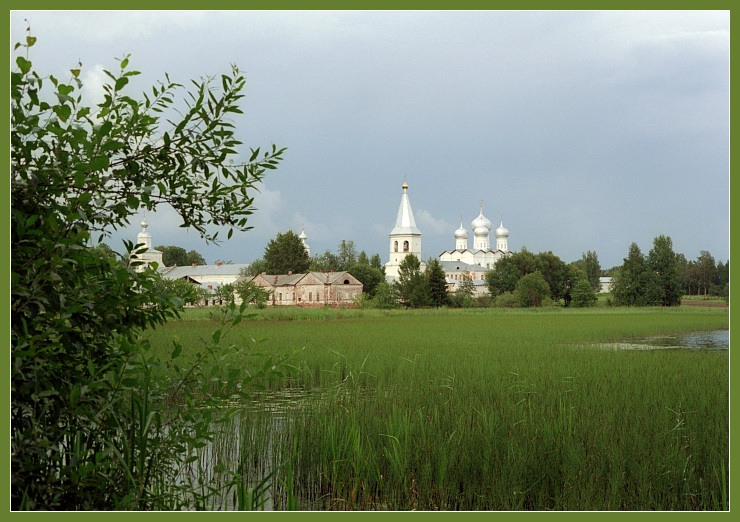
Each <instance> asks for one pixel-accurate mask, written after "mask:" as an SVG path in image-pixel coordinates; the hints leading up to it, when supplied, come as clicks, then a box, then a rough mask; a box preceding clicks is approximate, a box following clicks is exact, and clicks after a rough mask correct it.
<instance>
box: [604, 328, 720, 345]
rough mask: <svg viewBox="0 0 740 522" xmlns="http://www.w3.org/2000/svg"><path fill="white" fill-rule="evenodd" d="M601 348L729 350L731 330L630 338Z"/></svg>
mask: <svg viewBox="0 0 740 522" xmlns="http://www.w3.org/2000/svg"><path fill="white" fill-rule="evenodd" d="M596 346H597V347H599V348H607V349H613V350H682V349H683V350H729V349H730V331H729V330H708V331H699V332H690V333H686V334H681V335H664V336H658V337H646V338H643V339H630V340H629V341H623V342H619V343H601V344H597V345H596Z"/></svg>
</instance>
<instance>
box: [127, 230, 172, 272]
mask: <svg viewBox="0 0 740 522" xmlns="http://www.w3.org/2000/svg"><path fill="white" fill-rule="evenodd" d="M148 227H149V224H148V223H147V222H146V218H144V219H143V220H142V221H141V232H139V234H138V235H137V236H136V245H137V246H134V251H136V252H137V253H136V254H134V253H133V252H132V253H131V260H132V261H133V260H134V259H135V260H137V261H142V262H143V263H142V264H140V265H136V267H134V270H136V271H137V272H143V271H144V270H146V269H147V268H148V267H149V265H150V264H151V263H157V265H158V268H160V269H161V268H163V267H164V265H163V264H162V252H160V251H159V250H155V249H154V248H152V235H151V234H150V233H149V231H148V230H147V228H148Z"/></svg>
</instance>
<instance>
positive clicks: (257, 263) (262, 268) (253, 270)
mask: <svg viewBox="0 0 740 522" xmlns="http://www.w3.org/2000/svg"><path fill="white" fill-rule="evenodd" d="M266 273H267V262H266V261H265V260H264V259H256V260H254V261H252V262H251V263H249V266H247V267H246V268H242V269H241V270H240V274H241V275H243V276H256V275H260V274H266Z"/></svg>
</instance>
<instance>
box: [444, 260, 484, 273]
mask: <svg viewBox="0 0 740 522" xmlns="http://www.w3.org/2000/svg"><path fill="white" fill-rule="evenodd" d="M439 264H440V265H442V270H444V271H445V272H486V271H487V270H488V269H487V268H484V267H482V266H480V265H470V264H468V263H463V262H462V261H440V262H439Z"/></svg>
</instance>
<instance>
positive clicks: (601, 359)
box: [152, 307, 729, 511]
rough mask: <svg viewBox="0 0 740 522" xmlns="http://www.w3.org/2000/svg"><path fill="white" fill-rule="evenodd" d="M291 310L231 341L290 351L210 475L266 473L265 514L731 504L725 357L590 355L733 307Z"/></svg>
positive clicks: (709, 353)
mask: <svg viewBox="0 0 740 522" xmlns="http://www.w3.org/2000/svg"><path fill="white" fill-rule="evenodd" d="M260 312H262V311H260ZM286 314H290V312H289V311H284V310H281V311H280V313H279V314H278V313H275V312H273V311H268V312H265V313H261V314H259V315H258V316H256V317H255V318H253V320H252V321H246V322H243V323H242V324H240V325H239V328H238V329H237V331H235V332H232V334H233V337H231V338H230V341H231V342H235V343H244V345H245V351H247V348H248V349H249V350H251V352H250V353H252V354H253V355H254V354H255V353H259V352H264V353H266V354H267V353H269V354H272V353H287V352H289V351H292V350H295V349H296V348H299V349H301V351H300V352H299V353H298V354H297V355H295V356H294V357H293V358H292V359H291V360H290V362H289V368H288V371H287V372H286V374H285V378H284V379H282V380H279V381H273V382H266V383H263V384H264V388H265V391H264V392H260V393H261V394H262V395H260V396H259V397H257V396H255V404H256V405H257V406H258V407H256V408H255V404H253V405H252V407H251V408H250V409H245V410H244V413H243V415H241V416H240V421H239V425H238V427H236V428H234V429H235V430H237V432H238V434H239V436H238V437H235V435H234V433H228V434H227V433H224V437H225V441H227V442H228V441H232V442H229V443H228V444H227V445H228V446H229V447H230V448H231V449H230V450H229V451H230V452H231V453H230V454H229V455H228V456H227V455H223V456H221V457H219V458H218V459H215V460H214V463H213V464H212V465H213V466H217V465H218V464H217V462H223V461H230V462H238V463H239V465H240V466H242V469H243V473H244V476H245V477H250V478H249V480H252V482H250V484H252V487H254V485H255V484H258V483H259V481H260V480H262V479H264V477H266V476H269V481H270V486H269V491H265V492H264V494H265V495H268V496H269V497H270V498H271V499H272V500H271V503H272V504H271V507H273V508H274V509H290V508H296V509H304V510H347V509H354V510H413V509H418V510H497V511H503V510H506V511H514V510H597V511H600V510H727V509H729V484H728V477H729V352H728V351H727V350H641V351H632V350H600V349H596V348H594V347H593V346H594V345H595V344H597V343H606V342H618V341H624V340H629V339H635V338H640V337H647V336H652V335H669V334H676V333H680V332H688V331H695V330H711V329H723V328H728V315H727V311H726V310H717V309H708V310H704V309H694V308H693V307H692V309H681V308H678V309H674V310H664V309H643V310H623V309H607V310H604V309H601V310H598V311H572V310H560V309H554V310H549V311H547V310H543V311H535V312H522V311H518V310H514V311H501V310H471V311H467V310H463V311H454V310H437V311H435V310H429V311H419V312H409V311H393V312H391V313H380V312H379V311H366V310H309V311H295V312H294V314H295V315H294V316H293V317H292V318H290V319H288V318H287V315H286ZM208 326H209V321H208V320H207V319H204V318H197V319H196V318H192V317H190V318H184V319H183V320H182V321H179V322H177V323H174V324H172V325H171V326H169V327H168V328H165V329H163V330H160V331H158V332H154V333H153V334H152V335H153V344H154V345H155V346H160V347H161V349H162V353H163V356H164V354H165V353H166V346H167V338H168V336H172V335H173V334H176V335H177V336H178V337H179V338H180V342H181V343H182V344H183V346H193V347H196V346H197V344H198V340H197V339H198V338H199V337H201V336H207V335H208ZM261 339H266V341H264V342H257V341H259V340H261ZM255 346H258V347H259V348H258V349H257V350H255V348H254V347H255ZM194 349H195V348H194ZM244 364H245V365H249V364H259V363H258V362H255V361H254V356H253V357H250V358H245V361H244ZM288 391H290V393H291V394H292V395H291V400H288V401H284V405H283V407H281V410H280V411H279V412H277V413H276V412H275V411H274V408H273V409H272V410H270V408H268V407H267V406H269V405H270V404H272V401H273V399H272V398H271V397H274V396H277V395H278V394H280V393H282V394H283V396H284V394H285V393H287V392H288ZM271 394H273V395H271ZM260 405H261V406H263V407H259V406H260ZM276 415H277V417H276ZM275 418H279V419H280V421H279V422H275V420H274V419H275ZM270 419H272V420H270ZM225 431H229V430H225ZM213 453H214V454H216V453H220V452H213ZM226 453H228V452H226ZM245 480H246V479H245ZM248 489H249V488H247V490H248ZM245 491H246V490H245ZM232 494H233V493H232ZM241 497H244V495H243V494H242V495H241ZM232 506H233V507H234V508H238V507H239V506H240V504H239V503H238V502H237V503H236V504H232ZM241 507H244V504H243V503H242V504H241Z"/></svg>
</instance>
